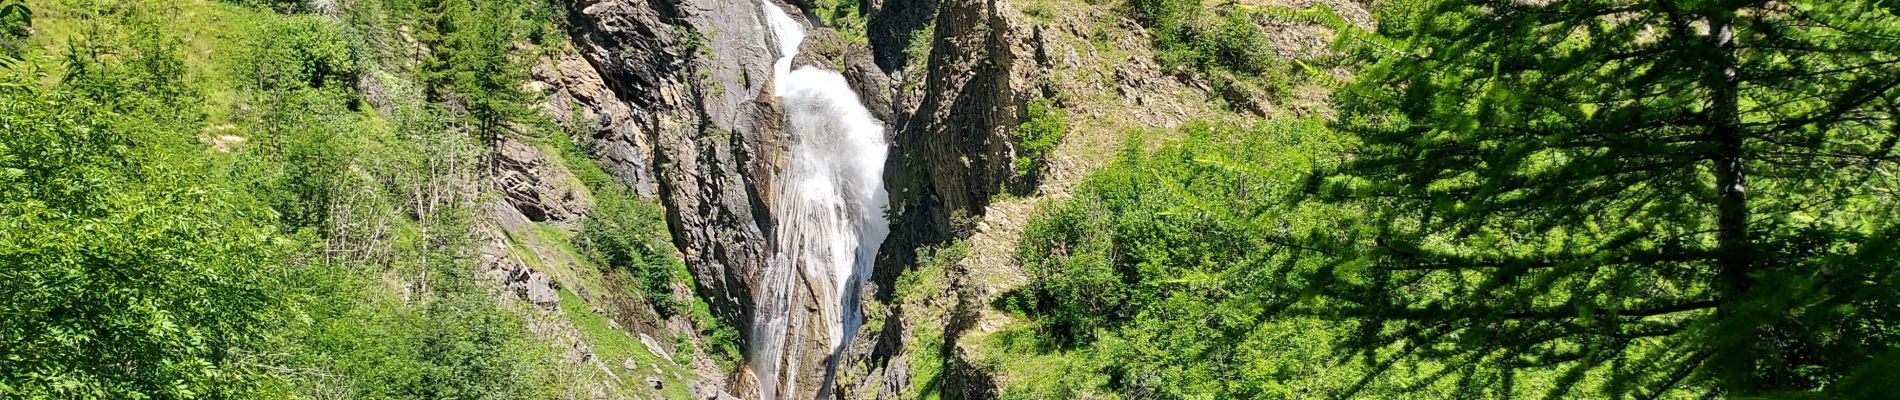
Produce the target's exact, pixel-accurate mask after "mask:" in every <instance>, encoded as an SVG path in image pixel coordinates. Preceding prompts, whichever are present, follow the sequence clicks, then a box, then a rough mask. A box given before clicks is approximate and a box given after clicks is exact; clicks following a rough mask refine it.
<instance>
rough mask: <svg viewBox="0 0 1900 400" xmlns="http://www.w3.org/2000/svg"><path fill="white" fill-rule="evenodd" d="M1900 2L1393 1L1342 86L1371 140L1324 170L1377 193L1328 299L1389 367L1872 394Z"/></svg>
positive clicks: (1734, 390)
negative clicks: (1367, 59)
mask: <svg viewBox="0 0 1900 400" xmlns="http://www.w3.org/2000/svg"><path fill="white" fill-rule="evenodd" d="M1896 14H1900V3H1896V2H1893V1H1839V0H1796V1H1773V2H1771V1H1736V0H1663V1H1633V0H1574V1H1540V0H1435V1H1431V0H1428V1H1422V2H1418V3H1414V4H1397V5H1394V6H1392V7H1388V8H1386V9H1385V10H1383V11H1382V15H1381V21H1380V24H1381V36H1382V37H1383V38H1389V39H1382V38H1368V37H1364V36H1361V37H1357V38H1353V40H1357V39H1361V38H1363V39H1368V40H1360V42H1362V43H1372V45H1367V46H1358V47H1357V48H1358V49H1359V51H1361V52H1363V53H1365V54H1369V55H1374V56H1375V57H1374V59H1375V60H1376V61H1374V62H1373V63H1371V64H1370V65H1368V66H1367V67H1366V68H1364V69H1363V70H1362V71H1361V72H1360V76H1359V77H1358V79H1357V80H1356V81H1355V82H1354V83H1352V84H1350V85H1348V86H1346V87H1344V88H1342V90H1341V91H1340V92H1339V94H1338V97H1337V99H1338V100H1339V101H1340V103H1341V109H1340V117H1339V121H1338V123H1337V125H1336V126H1337V128H1338V129H1341V130H1343V131H1346V132H1349V133H1352V134H1354V135H1356V136H1357V137H1358V138H1359V140H1360V141H1361V144H1360V145H1359V146H1358V148H1357V149H1356V150H1355V151H1354V152H1352V154H1350V161H1349V162H1347V163H1345V164H1344V166H1342V167H1340V168H1339V169H1336V170H1331V171H1324V172H1321V173H1319V174H1316V175H1315V179H1314V180H1313V185H1312V186H1311V187H1313V188H1314V189H1315V190H1317V191H1318V192H1319V193H1321V194H1322V195H1323V196H1326V197H1328V198H1332V199H1336V200H1344V201H1351V202H1354V203H1355V204H1361V205H1364V206H1365V207H1366V208H1367V209H1368V210H1370V212H1369V213H1367V214H1366V215H1364V216H1363V219H1360V220H1359V221H1361V222H1358V223H1356V224H1354V225H1352V226H1353V228H1351V229H1347V230H1346V232H1348V233H1346V238H1347V240H1346V241H1345V243H1346V244H1345V245H1343V246H1338V247H1334V249H1339V250H1344V251H1347V252H1348V253H1349V254H1352V256H1350V257H1343V258H1341V260H1340V261H1339V262H1337V263H1334V264H1332V265H1331V266H1328V267H1325V268H1321V269H1320V270H1319V273H1318V274H1316V277H1317V278H1320V280H1319V282H1321V283H1319V284H1317V285H1316V286H1315V287H1314V293H1315V294H1316V295H1317V296H1318V298H1319V300H1316V301H1313V302H1312V304H1314V305H1313V307H1315V308H1318V309H1319V310H1318V311H1319V312H1322V313H1328V314H1331V315H1339V316H1350V317H1357V318H1358V319H1359V320H1360V321H1363V322H1362V323H1361V324H1360V326H1359V328H1358V332H1359V333H1358V334H1357V335H1356V336H1355V337H1354V338H1353V339H1352V340H1351V345H1352V346H1351V347H1352V348H1353V349H1354V351H1355V352H1356V353H1355V354H1356V355H1355V356H1354V357H1355V358H1356V359H1358V360H1361V361H1364V362H1366V363H1367V365H1368V366H1370V367H1372V369H1373V370H1374V371H1383V370H1386V369H1388V368H1392V367H1393V366H1394V365H1407V364H1412V363H1413V362H1415V361H1421V360H1428V361H1430V362H1433V363H1439V364H1440V365H1444V366H1445V367H1444V368H1442V369H1441V370H1439V371H1438V372H1432V373H1431V376H1433V378H1432V379H1430V381H1431V382H1424V383H1420V384H1441V383H1444V382H1451V383H1453V384H1455V385H1457V387H1458V388H1460V389H1461V390H1473V391H1476V390H1493V391H1494V392H1490V393H1492V394H1494V395H1501V396H1503V397H1518V396H1526V395H1533V394H1535V395H1547V396H1553V397H1557V396H1565V395H1567V394H1570V395H1574V394H1575V393H1576V392H1573V391H1574V390H1577V388H1578V387H1579V386H1584V387H1591V388H1593V389H1595V390H1603V391H1605V392H1607V393H1613V394H1616V395H1618V396H1632V397H1641V398H1654V397H1659V396H1666V395H1670V394H1672V393H1685V392H1689V393H1693V392H1699V391H1705V390H1707V391H1711V392H1710V393H1725V394H1730V395H1740V394H1751V393H1782V392H1789V391H1810V390H1833V391H1836V392H1835V393H1836V394H1845V393H1852V391H1855V390H1871V389H1870V386H1869V385H1871V384H1872V383H1873V381H1875V379H1874V375H1870V374H1873V373H1874V371H1877V370H1879V369H1880V368H1882V367H1879V366H1881V365H1885V366H1887V367H1892V366H1895V365H1896V364H1900V345H1896V343H1900V325H1896V323H1897V322H1900V298H1896V297H1900V295H1896V288H1897V287H1900V286H1896V284H1900V282H1896V280H1900V278H1896V275H1895V270H1896V268H1895V266H1896V264H1900V261H1896V260H1897V259H1900V258H1896V257H1900V246H1896V242H1895V240H1896V239H1900V218H1896V217H1900V203H1896V202H1895V198H1894V197H1895V190H1897V189H1900V180H1896V178H1895V177H1894V176H1893V174H1894V173H1895V172H1896V170H1900V155H1897V154H1896V153H1895V152H1894V146H1895V142H1896V140H1900V125H1896V124H1895V122H1894V120H1893V118H1894V117H1895V110H1896V108H1900V90H1896V86H1900V68H1896V67H1900V46H1897V45H1896V43H1900V17H1897V16H1896ZM1334 243H1335V244H1337V242H1334ZM1479 366H1482V367H1479ZM1375 374H1377V372H1375ZM1522 374H1543V375H1542V376H1550V377H1554V379H1557V380H1556V381H1555V382H1554V383H1555V384H1554V385H1544V386H1540V387H1536V388H1534V389H1536V391H1535V392H1528V390H1530V389H1533V387H1531V385H1526V384H1522V383H1520V381H1521V379H1520V378H1519V377H1520V376H1521V375H1522ZM1370 379H1371V377H1368V380H1370ZM1519 390H1521V391H1525V392H1517V391H1519ZM1474 393H1475V392H1474Z"/></svg>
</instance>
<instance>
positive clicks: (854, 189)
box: [750, 0, 890, 400]
mask: <svg viewBox="0 0 1900 400" xmlns="http://www.w3.org/2000/svg"><path fill="white" fill-rule="evenodd" d="M760 3H761V4H763V9H764V12H765V24H766V25H767V27H769V28H770V30H771V32H772V40H773V41H775V42H776V44H777V45H778V55H779V58H778V60H777V61H776V62H774V63H773V65H772V71H773V76H774V77H775V79H774V83H773V85H772V94H773V95H774V96H776V97H777V98H778V100H779V105H780V108H781V109H782V110H783V111H784V118H785V120H784V123H785V124H784V134H785V138H786V140H787V141H788V142H789V145H788V151H787V157H786V160H787V165H785V168H784V169H783V171H782V174H781V175H780V176H779V179H778V185H779V187H778V188H777V190H778V203H777V204H776V205H774V207H773V210H772V214H773V215H772V216H773V217H774V219H776V220H777V222H778V223H777V228H776V231H775V234H776V237H777V239H778V248H777V249H775V254H774V255H773V257H772V260H771V261H770V262H769V263H767V266H766V271H765V274H763V281H762V282H761V284H760V288H761V289H760V290H759V292H758V294H757V296H758V298H757V299H756V301H755V303H756V304H755V307H757V309H756V310H755V311H756V312H755V315H757V316H758V320H757V321H754V325H753V328H752V332H751V333H752V339H753V342H752V344H751V349H750V350H751V354H752V360H751V365H752V369H753V372H754V375H755V376H757V377H758V380H759V390H760V395H761V396H762V398H764V399H768V400H769V399H774V398H776V397H777V394H778V393H787V394H793V393H797V387H798V385H797V384H798V382H796V379H797V371H798V365H797V363H798V357H796V356H795V355H794V356H792V357H789V358H788V357H787V356H788V355H787V354H786V347H787V346H786V341H787V335H786V333H787V331H788V329H789V328H791V325H792V324H793V323H794V322H798V323H813V322H815V321H792V320H789V318H790V316H792V315H793V314H795V313H798V312H802V310H792V309H791V308H792V307H794V306H796V305H797V304H798V302H797V301H796V300H795V299H797V298H800V297H803V296H811V297H813V298H816V299H818V300H819V301H818V303H819V304H818V307H819V308H820V310H819V315H820V316H821V317H823V318H825V319H826V320H825V321H823V322H824V323H825V324H826V328H827V332H828V333H830V335H831V337H830V339H831V340H830V343H829V344H830V350H831V353H832V354H834V355H835V354H837V353H838V351H839V350H841V349H842V348H843V346H844V344H845V342H846V340H847V339H848V338H849V336H850V335H853V334H855V333H856V332H857V330H858V325H860V324H862V318H863V316H862V315H860V314H859V309H858V301H859V299H858V292H859V287H860V286H862V285H863V281H864V278H865V277H866V276H869V275H870V273H871V266H872V263H873V260H874V259H875V258H876V256H877V250H878V246H879V245H881V244H883V242H884V237H885V236H886V235H888V234H889V233H890V227H889V225H888V223H887V222H886V221H885V220H884V208H885V207H886V206H887V205H888V204H889V202H890V201H889V198H888V196H889V195H888V193H886V192H885V190H884V181H883V180H884V176H883V175H884V157H885V155H886V153H887V152H889V148H888V147H887V145H886V143H885V142H884V125H883V123H882V122H879V121H878V120H877V119H876V118H875V117H872V116H871V112H870V111H869V110H866V109H865V108H864V105H863V104H862V103H859V102H858V95H857V93H854V92H852V91H851V87H850V86H849V85H848V84H846V82H845V78H844V75H840V74H839V73H837V72H832V71H826V70H823V69H818V68H814V67H809V66H807V67H803V68H799V69H798V70H796V71H794V70H792V68H791V66H792V58H793V57H795V56H797V55H798V46H799V44H800V43H802V42H803V41H804V40H805V28H804V25H802V24H800V23H799V22H798V21H797V20H794V19H792V17H791V16H790V15H788V14H786V13H785V10H784V9H781V8H779V7H778V5H776V4H773V3H772V2H771V1H769V0H760ZM801 277H802V278H803V279H802V281H803V282H805V283H807V284H808V285H799V283H800V282H801V280H800V279H799V278H801ZM799 289H805V290H809V291H811V292H812V293H809V294H804V293H801V292H800V290H799ZM828 367H829V366H828ZM781 368H783V369H781ZM786 372H789V373H786ZM781 374H783V375H785V376H783V377H781V376H780V375H781ZM827 376H829V374H827ZM781 379H782V380H781Z"/></svg>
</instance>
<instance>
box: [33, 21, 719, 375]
mask: <svg viewBox="0 0 1900 400" xmlns="http://www.w3.org/2000/svg"><path fill="white" fill-rule="evenodd" d="M33 5H34V6H35V8H34V9H33V10H32V12H28V11H26V8H25V4H22V3H20V2H17V1H7V2H0V44H4V45H6V46H3V47H4V50H5V52H4V53H3V54H0V55H4V56H5V57H4V58H0V59H5V60H9V61H13V62H6V63H0V188H5V189H4V190H0V264H4V265H5V267H4V268H0V398H9V399H11V398H24V399H40V398H62V399H196V398H211V399H218V398H230V399H253V398H378V399H516V398H558V397H572V396H578V395H579V394H581V393H589V392H591V391H593V390H595V389H596V388H590V387H587V386H586V385H588V384H591V382H594V381H587V382H582V381H583V380H586V379H594V378H590V376H591V375H589V374H597V373H599V372H598V371H595V370H593V369H591V368H583V367H581V366H578V365H575V364H573V363H570V362H566V361H564V360H563V359H562V357H561V354H560V352H561V351H563V350H565V347H561V346H566V344H561V345H559V346H556V345H553V344H552V343H547V342H543V341H540V340H538V339H537V337H536V336H535V335H533V334H531V333H530V332H529V329H528V326H529V325H530V323H529V321H526V320H525V319H526V318H527V317H524V315H530V314H527V313H525V312H518V311H517V310H515V309H514V307H518V305H517V303H509V302H505V301H497V299H498V296H501V295H500V294H498V293H496V292H495V290H494V289H493V287H494V284H492V283H490V282H493V281H492V279H493V278H492V277H488V276H483V275H479V274H477V273H476V270H477V269H478V265H477V261H476V260H478V259H479V258H478V257H477V256H476V254H475V249H476V248H477V246H478V244H479V242H480V240H481V238H479V237H478V235H477V232H478V231H479V230H478V229H477V228H478V227H479V226H478V218H480V217H479V215H480V214H478V213H480V212H482V211H485V210H486V209H485V208H484V207H481V206H478V205H485V204H486V203H483V202H484V201H487V200H485V199H484V197H482V196H481V193H483V191H485V190H487V189H488V188H486V187H485V186H486V183H485V181H484V179H483V177H484V176H485V175H484V174H485V169H486V168H487V163H486V162H485V161H486V160H487V159H488V158H489V155H488V154H489V152H490V150H489V144H490V143H491V142H493V141H494V140H497V139H498V138H499V137H500V136H501V135H521V136H524V139H527V140H533V139H534V137H533V136H535V135H538V133H537V132H540V131H543V130H547V128H545V124H544V123H542V122H541V121H538V120H536V119H534V118H533V116H531V115H528V114H526V113H525V112H524V111H523V110H526V109H527V107H526V102H527V101H528V99H527V97H526V96H525V95H524V94H523V93H520V92H519V89H518V87H520V84H521V83H522V82H523V81H525V79H526V67H525V61H528V60H529V58H528V57H532V56H535V55H536V54H534V53H533V52H530V51H522V49H519V48H517V47H516V45H517V44H518V43H524V42H527V43H533V42H535V41H536V40H540V39H542V38H537V37H535V35H537V34H540V35H545V34H547V33H548V32H549V31H551V28H548V27H546V26H545V25H548V24H549V22H548V21H547V18H546V14H547V13H548V12H547V11H545V10H541V11H536V10H538V9H540V8H542V7H545V6H547V5H546V4H542V3H529V4H519V3H515V2H493V1H455V0H445V1H399V0H390V1H375V0H365V1H356V2H347V4H339V3H337V2H303V1H240V2H234V3H216V2H209V1H202V0H182V1H118V2H49V3H37V2H36V3H33ZM42 5H44V7H41V6H42ZM16 10H17V11H16ZM28 16H31V18H30V19H31V23H32V24H33V25H32V26H33V29H31V30H30V31H28V30H24V29H16V25H14V24H16V23H19V24H24V23H26V22H27V21H28ZM179 26H191V27H192V28H191V29H181V28H178V27H179ZM28 33H30V34H28ZM412 35H413V36H414V37H421V38H422V39H424V40H425V41H427V42H428V44H429V45H430V46H432V47H433V49H432V51H429V52H426V53H423V52H417V51H414V48H412V47H409V46H413V45H415V44H416V43H417V42H412V41H410V40H411V37H412ZM16 45H17V46H16ZM425 54H426V57H425V56H424V55H425ZM14 60H17V61H14ZM563 139H565V138H563ZM615 194H616V195H624V193H620V192H616V193H615ZM609 205H611V206H613V207H610V208H608V209H607V210H606V211H604V212H603V215H602V216H601V218H602V219H611V220H617V221H622V222H624V223H626V224H638V226H637V227H629V228H626V229H624V230H626V231H639V233H640V234H639V235H631V234H630V235H627V237H628V238H634V239H636V240H640V241H641V242H640V243H639V244H640V245H642V246H653V243H652V242H653V241H654V240H656V239H655V238H659V239H657V240H662V242H661V243H663V240H664V236H663V234H662V235H661V236H655V234H654V232H656V229H655V228H654V224H655V221H657V216H655V215H653V214H654V212H653V211H651V210H649V209H647V208H651V207H652V206H651V205H650V204H644V203H640V201H639V200H636V199H634V198H620V199H617V201H615V202H609ZM641 207H647V208H641ZM638 250H639V251H644V252H645V253H643V254H642V257H644V258H645V259H647V260H648V262H649V263H656V264H664V265H665V267H664V268H661V270H662V271H664V272H666V273H667V274H669V276H670V274H672V273H674V271H675V269H674V268H677V267H678V265H677V262H678V261H677V259H676V258H674V259H669V258H667V257H669V256H671V253H670V252H660V251H657V250H656V249H651V248H639V249H638ZM668 261H670V262H671V263H667V262H668ZM662 281H663V282H673V281H672V280H670V279H663V280H662ZM668 289H669V290H670V287H669V288H668ZM584 308H585V307H583V310H581V311H583V312H584V311H585V310H584ZM702 308H703V306H702ZM595 316H596V317H598V316H597V315H595ZM707 322H709V323H716V321H710V320H708V321H707ZM717 327H718V325H713V324H708V325H707V328H706V329H708V330H709V331H711V330H716V328H717ZM729 330H730V328H726V331H729ZM613 333H614V334H618V335H623V336H624V333H621V332H619V331H613ZM628 340H631V339H628ZM725 340H728V341H730V340H733V339H731V338H727V339H725ZM641 349H642V350H641V351H644V348H641ZM679 390H683V388H679Z"/></svg>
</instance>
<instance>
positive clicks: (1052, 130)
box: [1011, 98, 1069, 189]
mask: <svg viewBox="0 0 1900 400" xmlns="http://www.w3.org/2000/svg"><path fill="white" fill-rule="evenodd" d="M1026 111H1027V112H1028V113H1027V115H1025V116H1024V118H1023V123H1022V124H1021V125H1017V126H1016V132H1015V133H1016V134H1015V136H1014V137H1013V140H1014V143H1013V144H1014V145H1015V148H1016V158H1015V159H1013V160H1011V165H1013V166H1014V167H1015V171H1016V176H1017V177H1018V178H1019V182H1018V184H1017V186H1018V187H1021V188H1023V189H1028V188H1033V187H1034V186H1035V183H1036V181H1037V180H1039V178H1040V177H1041V175H1042V169H1043V166H1044V164H1045V163H1046V162H1047V161H1048V160H1047V158H1048V156H1049V152H1050V151H1052V150H1055V148H1056V144H1057V143H1059V142H1061V141H1062V136H1063V135H1066V134H1068V133H1069V120H1068V115H1069V113H1068V111H1066V110H1063V109H1062V108H1061V107H1059V106H1057V105H1056V102H1055V100H1053V99H1048V98H1037V99H1035V100H1031V101H1030V102H1029V105H1028V107H1027V110H1026Z"/></svg>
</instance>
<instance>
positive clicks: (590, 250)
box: [580, 192, 681, 315]
mask: <svg viewBox="0 0 1900 400" xmlns="http://www.w3.org/2000/svg"><path fill="white" fill-rule="evenodd" d="M605 194H606V195H605V196H599V200H598V201H597V204H595V208H594V211H593V212H590V213H588V214H587V217H586V219H584V220H582V221H581V235H580V239H581V241H580V248H581V249H582V251H585V252H587V254H588V256H589V257H591V258H594V259H595V261H597V262H599V263H600V264H601V265H606V266H609V267H612V268H616V269H619V270H622V271H627V272H628V273H630V274H632V275H633V276H634V278H635V279H637V280H638V281H639V283H640V287H639V290H640V294H641V295H642V297H644V298H645V299H646V300H647V302H648V303H649V304H651V305H653V308H654V309H655V310H658V311H659V312H660V314H661V315H673V314H675V313H678V312H679V311H680V308H679V306H680V302H679V300H678V299H675V298H674V297H673V284H674V282H677V281H678V279H675V278H676V277H675V276H674V272H675V271H678V270H679V268H678V267H677V266H676V264H678V263H680V262H681V261H680V260H679V259H678V257H674V256H673V254H672V243H671V242H668V241H667V240H666V236H664V235H661V233H663V232H664V229H665V224H664V223H663V221H664V220H663V219H662V217H661V215H660V210H659V207H658V206H657V205H655V204H652V203H650V202H645V201H637V200H633V199H629V198H624V197H620V198H616V195H621V196H624V194H623V193H616V192H608V193H605Z"/></svg>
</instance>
